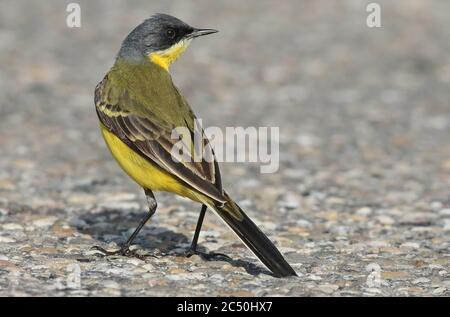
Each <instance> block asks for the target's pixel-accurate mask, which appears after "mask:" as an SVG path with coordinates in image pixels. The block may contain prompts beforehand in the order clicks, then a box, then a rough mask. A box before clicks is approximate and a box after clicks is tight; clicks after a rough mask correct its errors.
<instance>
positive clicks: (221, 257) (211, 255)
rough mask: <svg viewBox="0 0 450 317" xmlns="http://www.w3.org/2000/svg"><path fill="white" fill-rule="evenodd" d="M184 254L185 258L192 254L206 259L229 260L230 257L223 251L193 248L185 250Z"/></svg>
mask: <svg viewBox="0 0 450 317" xmlns="http://www.w3.org/2000/svg"><path fill="white" fill-rule="evenodd" d="M185 255H186V257H187V258H190V257H191V256H193V255H198V256H200V257H201V258H202V259H204V260H206V261H214V260H216V261H220V260H231V258H230V257H229V256H228V255H226V254H223V253H214V252H210V253H206V252H201V251H198V250H194V249H189V250H188V251H186V254H185Z"/></svg>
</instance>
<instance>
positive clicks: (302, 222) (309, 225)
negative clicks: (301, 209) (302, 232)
mask: <svg viewBox="0 0 450 317" xmlns="http://www.w3.org/2000/svg"><path fill="white" fill-rule="evenodd" d="M297 225H298V226H299V227H302V228H308V229H311V228H312V226H313V225H312V223H311V222H309V221H308V220H304V219H300V220H297Z"/></svg>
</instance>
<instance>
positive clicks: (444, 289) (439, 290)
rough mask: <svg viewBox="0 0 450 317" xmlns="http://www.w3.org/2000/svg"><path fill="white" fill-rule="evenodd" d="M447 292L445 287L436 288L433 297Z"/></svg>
mask: <svg viewBox="0 0 450 317" xmlns="http://www.w3.org/2000/svg"><path fill="white" fill-rule="evenodd" d="M446 291H447V288H446V287H438V288H436V289H435V290H434V291H433V295H442V294H444V293H445V292H446Z"/></svg>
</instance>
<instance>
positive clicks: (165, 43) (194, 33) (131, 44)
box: [117, 14, 217, 62]
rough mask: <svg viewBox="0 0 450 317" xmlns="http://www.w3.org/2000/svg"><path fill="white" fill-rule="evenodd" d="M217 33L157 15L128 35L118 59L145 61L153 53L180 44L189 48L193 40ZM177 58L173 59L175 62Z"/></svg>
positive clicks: (165, 15) (167, 16)
mask: <svg viewBox="0 0 450 317" xmlns="http://www.w3.org/2000/svg"><path fill="white" fill-rule="evenodd" d="M216 32H217V31H216V30H212V29H196V28H194V27H192V26H190V25H188V24H186V23H184V22H183V21H181V20H179V19H177V18H175V17H173V16H170V15H167V14H156V15H154V16H152V17H151V18H150V19H147V20H145V21H144V22H143V23H141V24H140V25H138V26H137V27H136V28H135V29H134V30H133V31H131V33H130V34H128V36H127V37H126V38H125V40H124V41H123V43H122V47H121V48H120V51H119V54H118V56H117V58H122V59H126V60H128V61H130V62H139V61H143V60H145V59H146V58H148V57H150V56H151V54H152V53H161V52H167V51H169V50H170V49H171V48H173V47H174V46H177V45H178V46H180V43H185V44H186V45H185V46H186V47H187V44H189V42H190V40H191V39H193V38H195V37H198V36H202V35H207V34H212V33H216ZM184 49H185V48H184ZM184 49H182V50H181V51H184ZM181 53H182V52H178V53H177V54H178V55H179V54H181ZM177 57H178V56H172V57H171V58H172V59H173V60H174V59H176V58H177Z"/></svg>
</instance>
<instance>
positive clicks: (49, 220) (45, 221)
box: [33, 216, 58, 228]
mask: <svg viewBox="0 0 450 317" xmlns="http://www.w3.org/2000/svg"><path fill="white" fill-rule="evenodd" d="M57 220H58V218H56V217H54V216H49V217H44V218H39V219H36V220H34V221H33V225H35V226H36V227H38V228H44V227H50V226H52V225H53V224H54V223H55V222H56V221H57Z"/></svg>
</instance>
